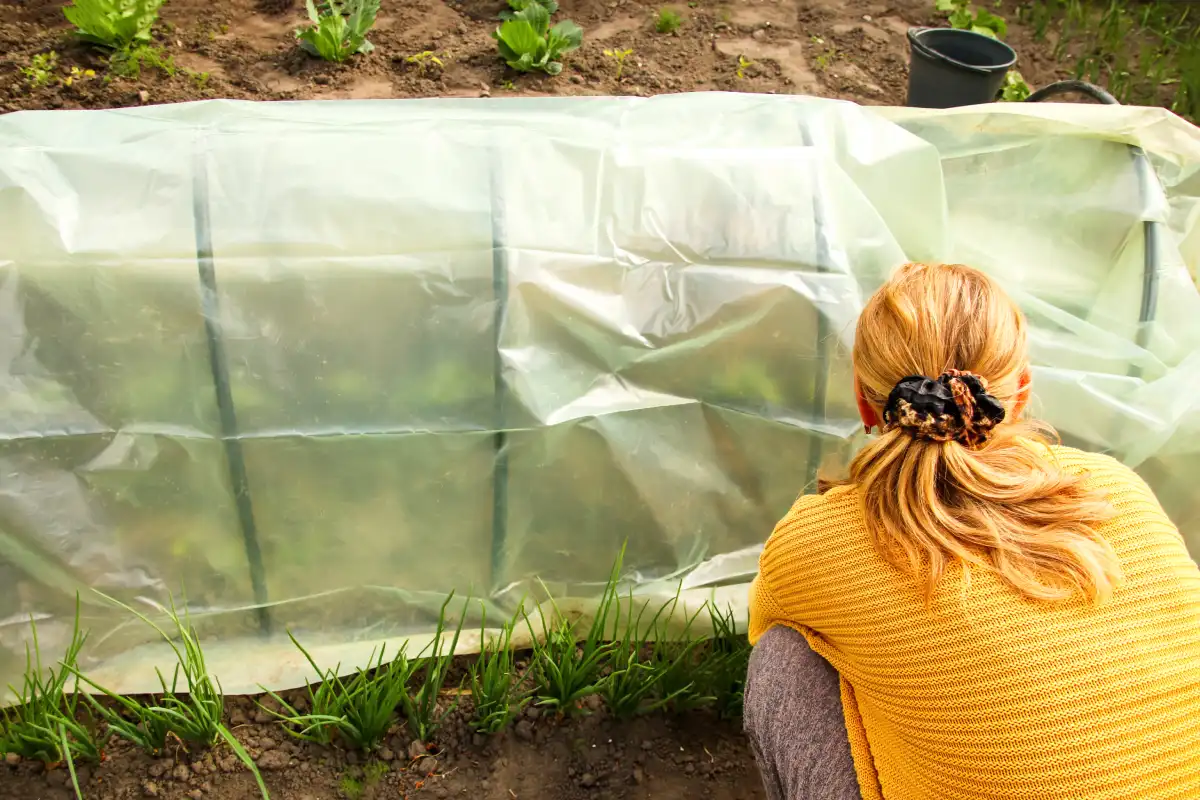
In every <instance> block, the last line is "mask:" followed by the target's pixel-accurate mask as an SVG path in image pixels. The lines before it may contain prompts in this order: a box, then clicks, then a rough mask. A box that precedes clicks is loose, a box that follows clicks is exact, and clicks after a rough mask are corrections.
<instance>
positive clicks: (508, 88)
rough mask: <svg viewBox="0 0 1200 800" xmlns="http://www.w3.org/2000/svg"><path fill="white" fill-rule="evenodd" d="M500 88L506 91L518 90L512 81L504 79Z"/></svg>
mask: <svg viewBox="0 0 1200 800" xmlns="http://www.w3.org/2000/svg"><path fill="white" fill-rule="evenodd" d="M500 88H501V89H503V90H504V91H506V92H515V91H516V90H517V87H516V86H515V85H513V82H512V81H502V82H501V83H500Z"/></svg>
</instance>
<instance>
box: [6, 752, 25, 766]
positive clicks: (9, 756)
mask: <svg viewBox="0 0 1200 800" xmlns="http://www.w3.org/2000/svg"><path fill="white" fill-rule="evenodd" d="M4 763H5V764H8V765H9V766H10V767H15V766H16V765H17V764H20V763H21V757H20V756H19V755H17V754H16V753H5V755H4Z"/></svg>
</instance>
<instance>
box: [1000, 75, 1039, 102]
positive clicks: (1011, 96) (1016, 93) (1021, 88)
mask: <svg viewBox="0 0 1200 800" xmlns="http://www.w3.org/2000/svg"><path fill="white" fill-rule="evenodd" d="M1032 93H1033V92H1032V91H1031V90H1030V88H1029V84H1028V83H1026V82H1025V78H1023V77H1021V73H1019V72H1017V71H1016V70H1015V69H1010V70H1009V71H1008V73H1007V74H1006V75H1005V76H1004V88H1003V89H1001V91H1000V99H1001V100H1002V101H1004V102H1006V103H1020V102H1022V101H1023V100H1025V99H1026V98H1027V97H1029V95H1030V94H1032Z"/></svg>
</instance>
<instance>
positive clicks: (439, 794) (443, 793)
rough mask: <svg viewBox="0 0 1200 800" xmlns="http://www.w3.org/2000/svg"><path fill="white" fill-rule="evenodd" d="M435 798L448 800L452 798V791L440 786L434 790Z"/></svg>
mask: <svg viewBox="0 0 1200 800" xmlns="http://www.w3.org/2000/svg"><path fill="white" fill-rule="evenodd" d="M433 796H434V797H436V798H437V800H446V798H447V797H449V796H450V790H449V789H447V788H446V787H445V786H439V787H437V788H436V789H434V790H433Z"/></svg>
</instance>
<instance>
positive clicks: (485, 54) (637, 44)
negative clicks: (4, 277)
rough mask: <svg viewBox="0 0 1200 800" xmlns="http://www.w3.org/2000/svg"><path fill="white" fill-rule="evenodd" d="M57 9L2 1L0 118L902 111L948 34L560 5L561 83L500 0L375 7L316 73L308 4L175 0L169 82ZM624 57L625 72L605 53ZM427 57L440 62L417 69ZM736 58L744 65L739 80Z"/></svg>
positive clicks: (1041, 48)
mask: <svg viewBox="0 0 1200 800" xmlns="http://www.w3.org/2000/svg"><path fill="white" fill-rule="evenodd" d="M62 6H63V0H0V54H3V55H2V56H0V112H3V111H15V110H18V109H30V108H104V107H113V106H125V105H138V104H143V103H167V102H177V101H182V100H197V99H203V98H216V97H227V98H241V99H252V100H298V99H335V98H357V99H370V98H396V97H429V96H450V97H478V96H488V95H492V96H505V95H513V94H516V95H600V94H605V95H611V94H630V95H650V94H658V93H664V92H681V91H704V90H728V91H745V92H772V93H789V94H808V95H815V96H820V97H839V98H845V99H850V100H855V101H857V102H860V103H865V104H888V105H895V104H900V103H903V101H904V94H905V85H906V81H907V75H908V68H907V60H908V45H907V42H906V39H905V30H906V29H907V28H908V27H909V26H910V25H920V24H944V23H943V21H942V20H940V19H939V18H938V16H937V15H936V14H935V13H934V12H933V10H932V7H933V3H932V2H931V0H894V1H893V2H891V3H880V2H871V1H870V0H847V2H837V0H736V1H733V2H725V1H723V0H693V2H678V3H670V2H662V1H661V0H659V1H658V2H652V1H651V0H563V2H562V9H561V11H560V12H559V14H558V17H559V18H565V19H572V20H574V21H576V22H578V23H579V24H580V25H582V26H583V28H584V44H583V47H582V48H581V49H580V50H578V51H576V52H574V53H571V54H568V56H567V60H566V68H565V69H564V71H563V74H562V75H560V76H558V77H556V78H548V77H546V76H541V75H521V74H518V73H514V72H512V71H511V70H509V69H507V68H506V67H505V66H504V65H503V64H502V63H501V62H500V60H499V59H498V58H497V56H496V52H495V43H494V41H493V40H492V38H491V36H490V33H491V32H492V30H493V29H494V28H495V26H496V24H497V22H496V15H497V13H498V12H499V11H500V9H501V8H502V7H503V0H406V2H396V1H395V0H384V3H383V7H382V10H381V12H380V15H379V21H378V25H377V26H376V29H375V31H374V32H373V34H372V35H371V36H370V38H371V41H372V42H373V43H374V44H375V45H376V50H375V51H374V52H373V53H371V54H369V55H366V56H358V57H355V58H354V59H353V60H352V61H351V62H350V63H348V64H345V65H334V64H327V63H324V62H321V61H319V60H317V59H314V58H311V57H309V56H308V55H306V54H305V53H303V52H302V51H301V50H299V48H298V47H297V46H296V43H295V38H294V31H295V29H296V28H297V27H298V26H300V25H301V24H302V23H303V22H304V20H305V14H304V4H303V2H301V0H168V2H167V4H166V5H165V6H164V7H163V9H162V13H161V21H160V23H159V25H158V26H157V28H156V36H157V44H158V45H159V46H161V48H162V50H163V52H164V54H165V55H167V56H170V57H171V59H172V60H173V62H174V64H175V66H176V67H177V68H178V69H176V70H175V74H174V75H171V76H168V75H166V74H164V73H163V72H162V70H160V69H157V68H154V67H146V68H144V69H143V71H142V74H141V76H140V77H139V78H136V79H134V78H113V77H111V76H109V77H108V78H107V79H106V73H105V70H104V67H105V64H104V60H103V57H102V56H101V55H100V54H98V53H97V52H96V51H94V50H92V49H90V48H88V47H85V46H83V45H81V44H79V43H77V42H74V41H73V40H72V38H71V36H70V34H69V30H68V25H67V23H66V21H65V19H64V18H63V15H62ZM660 8H673V9H674V10H676V11H677V12H678V13H680V14H681V16H682V17H683V24H682V27H680V29H679V30H678V31H677V32H675V33H674V34H661V33H658V32H656V31H655V29H654V16H655V13H656V12H657V11H658V10H659V9H660ZM1006 16H1007V17H1008V18H1009V20H1010V24H1011V28H1010V33H1009V41H1010V42H1012V43H1013V44H1014V45H1015V46H1016V47H1017V48H1018V51H1019V52H1020V53H1021V54H1022V61H1021V64H1020V66H1021V68H1022V70H1023V71H1024V73H1025V75H1026V78H1027V79H1028V80H1029V83H1030V84H1031V85H1033V86H1035V87H1036V86H1038V85H1042V84H1044V83H1048V82H1050V81H1051V80H1054V79H1057V78H1059V77H1065V76H1066V73H1065V71H1064V70H1063V69H1062V67H1061V66H1060V65H1058V64H1056V63H1055V62H1054V60H1053V59H1052V58H1051V57H1050V44H1049V43H1045V42H1034V41H1033V40H1032V36H1030V35H1029V33H1028V32H1027V31H1025V30H1023V29H1022V28H1021V27H1020V26H1019V25H1018V24H1017V23H1016V22H1015V17H1016V15H1015V13H1008V14H1007V15H1006ZM606 49H616V50H625V49H632V50H633V53H632V55H630V56H629V57H628V59H627V60H626V62H625V67H624V74H623V75H622V78H621V79H620V80H618V79H617V77H616V72H617V70H616V63H615V61H614V60H613V59H612V58H611V57H609V56H606V55H604V50H606ZM49 51H54V52H56V53H57V54H58V55H59V66H58V70H57V73H56V74H57V75H58V77H59V78H62V77H65V76H66V75H67V73H68V72H69V70H70V68H71V67H73V66H74V67H79V68H80V69H81V70H84V69H93V70H95V71H96V73H97V75H96V77H95V78H91V79H85V80H81V81H75V82H73V84H72V85H71V86H64V85H61V83H59V84H57V85H50V86H46V87H44V88H40V89H31V88H30V87H29V85H28V82H27V81H26V80H25V79H24V78H23V77H22V75H21V73H20V69H21V68H22V67H24V66H27V65H28V64H29V63H30V59H31V58H32V57H33V56H34V55H36V54H38V53H46V52H49ZM425 51H430V52H432V53H434V54H436V55H437V57H438V58H439V59H440V60H441V61H442V63H443V65H444V66H441V67H439V66H437V65H436V64H433V63H432V62H427V63H426V64H425V65H424V66H421V65H420V64H417V63H411V62H410V61H409V60H408V58H409V57H410V56H413V55H416V54H419V53H422V52H425ZM739 57H743V58H745V59H746V60H748V61H749V62H752V63H750V65H749V66H745V67H744V69H743V70H742V76H741V77H740V78H739V77H738V63H739Z"/></svg>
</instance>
